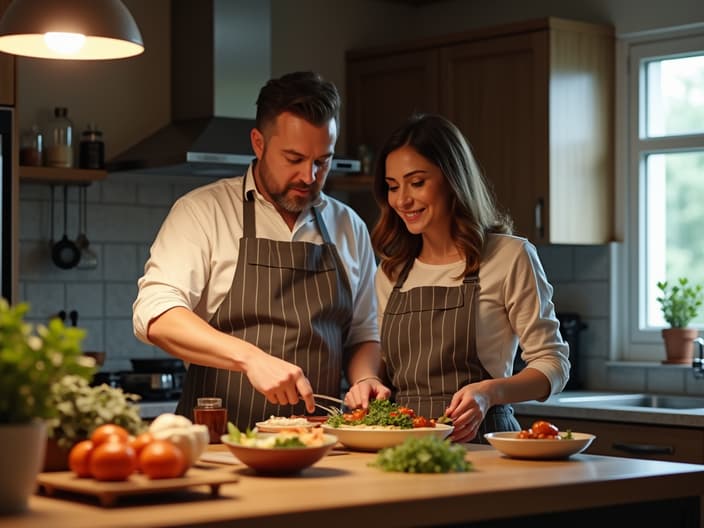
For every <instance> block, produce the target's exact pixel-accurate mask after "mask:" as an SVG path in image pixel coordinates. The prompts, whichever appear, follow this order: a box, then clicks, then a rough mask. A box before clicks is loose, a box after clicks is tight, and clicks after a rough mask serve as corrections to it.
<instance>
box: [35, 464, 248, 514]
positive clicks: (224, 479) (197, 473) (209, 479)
mask: <svg viewBox="0 0 704 528" xmlns="http://www.w3.org/2000/svg"><path fill="white" fill-rule="evenodd" d="M238 480H239V476H238V475H237V474H235V473H233V472H232V470H229V469H220V468H204V469H201V468H197V467H192V468H190V469H189V470H188V472H187V473H186V475H185V476H183V477H180V478H171V479H155V480H151V479H149V478H148V477H147V476H145V475H142V474H141V473H135V474H133V475H131V476H130V478H129V479H127V480H125V481H121V482H101V481H99V480H95V479H93V478H79V477H77V476H76V475H75V474H74V473H73V472H72V471H59V472H50V473H40V474H39V477H38V478H37V484H38V485H39V486H40V487H41V488H42V489H43V490H44V493H46V495H49V496H51V495H54V493H55V492H56V491H68V492H72V493H79V494H82V495H93V496H95V497H97V498H98V500H99V501H100V505H101V506H114V505H115V503H116V502H117V500H118V499H119V498H120V497H125V496H128V495H146V494H150V493H169V492H174V491H182V490H184V489H187V488H192V487H196V486H200V487H206V486H207V487H208V488H209V490H210V495H211V496H212V497H217V496H218V495H219V493H220V486H221V485H222V484H229V483H232V482H237V481H238Z"/></svg>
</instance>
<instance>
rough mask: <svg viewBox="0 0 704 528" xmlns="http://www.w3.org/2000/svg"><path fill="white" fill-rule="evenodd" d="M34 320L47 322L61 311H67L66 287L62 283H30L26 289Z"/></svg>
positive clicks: (30, 314)
mask: <svg viewBox="0 0 704 528" xmlns="http://www.w3.org/2000/svg"><path fill="white" fill-rule="evenodd" d="M25 294H26V297H25V298H24V300H25V301H27V302H28V303H29V304H30V311H29V316H30V317H31V318H32V319H35V320H36V319H43V320H46V319H48V318H49V317H51V316H52V315H54V314H56V313H57V312H58V311H59V310H67V306H66V292H65V286H64V283H62V282H29V283H27V284H26V287H25Z"/></svg>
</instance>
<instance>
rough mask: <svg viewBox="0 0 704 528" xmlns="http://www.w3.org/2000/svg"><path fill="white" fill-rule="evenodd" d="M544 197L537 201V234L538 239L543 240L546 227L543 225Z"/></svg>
mask: <svg viewBox="0 0 704 528" xmlns="http://www.w3.org/2000/svg"><path fill="white" fill-rule="evenodd" d="M543 205H544V203H543V199H542V198H538V199H537V200H536V202H535V236H536V237H537V238H538V240H542V239H543V237H544V236H545V227H544V226H543Z"/></svg>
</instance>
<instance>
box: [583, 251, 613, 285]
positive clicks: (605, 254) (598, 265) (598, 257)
mask: <svg viewBox="0 0 704 528" xmlns="http://www.w3.org/2000/svg"><path fill="white" fill-rule="evenodd" d="M574 265H575V268H574V276H575V279H577V280H578V281H594V280H603V281H608V280H609V269H610V256H609V246H608V245H603V246H576V247H575V248H574Z"/></svg>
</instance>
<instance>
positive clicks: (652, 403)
mask: <svg viewBox="0 0 704 528" xmlns="http://www.w3.org/2000/svg"><path fill="white" fill-rule="evenodd" d="M558 401H559V402H560V403H563V404H568V405H576V406H579V407H642V408H649V409H704V397H698V396H671V395H661V394H603V395H590V396H560V397H558Z"/></svg>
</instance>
